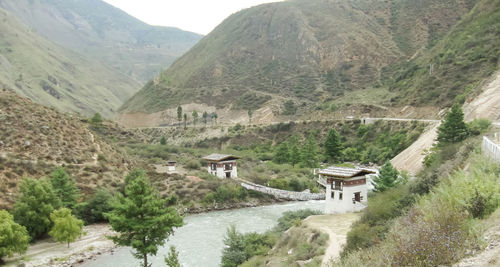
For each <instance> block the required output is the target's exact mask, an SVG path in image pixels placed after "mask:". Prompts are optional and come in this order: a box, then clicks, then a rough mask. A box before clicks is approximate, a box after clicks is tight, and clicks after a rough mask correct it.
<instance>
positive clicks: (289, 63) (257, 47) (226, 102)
mask: <svg viewBox="0 0 500 267" xmlns="http://www.w3.org/2000/svg"><path fill="white" fill-rule="evenodd" d="M475 3H476V1H475V0H470V1H463V0H449V1H444V2H443V1H436V0H425V1H420V2H418V4H415V3H414V2H413V1H406V0H403V1H385V2H380V1H372V0H363V1H347V2H346V1H337V0H332V1H319V0H318V1H301V0H294V1H285V2H279V3H271V4H264V5H260V6H256V7H253V8H249V9H246V10H243V11H240V12H238V13H235V14H233V15H231V16H230V17H229V18H227V19H226V20H225V21H224V22H223V23H221V24H220V25H219V26H217V27H216V28H215V29H214V30H213V31H212V32H211V33H210V34H209V35H207V36H206V37H205V38H203V39H202V40H201V41H200V42H199V43H198V44H196V45H195V46H194V47H193V48H192V49H191V50H190V51H189V52H188V53H186V54H184V55H183V56H182V57H181V58H179V59H178V60H176V62H175V63H174V64H173V65H172V66H171V67H170V68H169V69H167V70H166V71H164V72H162V73H161V74H160V75H158V76H157V77H156V78H155V79H154V80H152V81H149V82H148V83H147V84H146V85H145V86H144V88H143V89H142V90H141V91H139V92H138V93H137V94H136V95H135V96H134V97H132V98H131V99H129V100H128V101H127V102H126V103H125V104H124V105H123V106H122V107H121V108H120V112H122V113H137V112H145V113H155V112H160V111H162V110H166V109H171V108H174V107H175V106H177V105H178V104H189V103H199V104H207V105H210V106H215V107H217V108H218V109H219V108H228V107H229V108H233V109H243V110H246V109H249V110H250V109H252V110H255V109H258V108H261V107H262V106H264V104H261V105H260V106H254V105H245V104H244V105H239V106H235V103H238V102H245V101H247V100H248V101H247V102H249V103H261V102H262V103H266V102H267V101H270V102H269V103H273V102H276V101H277V102H281V103H282V104H283V102H285V101H287V100H290V101H293V102H294V103H295V104H296V105H299V106H306V107H307V106H309V107H311V106H314V105H315V103H317V102H323V101H329V100H331V99H336V98H339V97H342V96H343V95H344V94H345V93H348V92H351V91H356V90H361V89H369V88H373V87H379V86H381V79H382V77H381V76H382V73H383V69H384V68H385V67H387V66H389V65H391V64H395V63H397V62H401V61H405V60H410V59H411V58H413V57H417V56H418V55H419V54H421V53H423V51H426V50H427V49H428V48H429V47H432V46H433V45H434V44H435V43H436V42H437V41H438V40H439V39H440V38H441V37H442V36H444V35H445V34H446V32H447V31H448V30H449V29H450V28H451V27H452V26H453V25H455V23H456V22H458V21H459V20H460V19H461V18H462V17H463V16H464V15H465V14H467V13H468V12H469V10H470V9H471V8H472V6H473V5H474V4H475ZM438 15H439V16H438ZM269 95H270V96H272V100H271V99H268V100H266V99H265V98H266V97H267V96H269ZM277 98H280V99H279V100H276V99H277ZM374 104H378V103H374ZM266 105H268V104H266ZM274 111H275V113H276V112H277V113H279V112H283V108H282V107H281V108H280V107H278V108H275V110H274Z"/></svg>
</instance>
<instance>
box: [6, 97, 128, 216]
mask: <svg viewBox="0 0 500 267" xmlns="http://www.w3.org/2000/svg"><path fill="white" fill-rule="evenodd" d="M131 164H132V162H131V161H129V160H128V159H127V158H125V155H124V153H120V152H119V151H118V150H116V148H115V147H113V146H111V145H109V144H108V143H106V142H104V141H103V139H102V138H101V137H100V136H98V135H96V134H94V133H93V132H92V131H90V130H89V128H88V124H87V123H85V122H82V121H81V120H80V118H78V117H75V116H69V115H64V114H61V113H59V112H57V111H55V110H54V109H52V108H47V107H44V106H41V105H38V104H35V103H33V102H32V101H31V100H29V99H27V98H23V97H20V96H18V95H17V94H15V93H13V92H8V91H5V92H4V91H0V208H6V207H10V205H11V204H12V203H13V201H14V199H15V194H16V192H17V183H18V182H19V180H20V179H22V178H23V177H34V178H37V177H42V176H44V175H47V174H48V173H50V172H51V171H53V170H54V168H56V167H58V166H65V167H66V169H67V170H68V171H69V172H70V174H71V175H72V176H73V177H74V178H75V180H76V182H77V184H78V187H80V188H81V189H82V191H83V192H84V193H86V192H89V191H93V190H94V189H95V188H97V187H101V186H111V187H112V186H118V185H119V184H120V182H121V180H122V178H123V177H124V174H125V172H126V171H127V169H128V168H129V167H130V166H131Z"/></svg>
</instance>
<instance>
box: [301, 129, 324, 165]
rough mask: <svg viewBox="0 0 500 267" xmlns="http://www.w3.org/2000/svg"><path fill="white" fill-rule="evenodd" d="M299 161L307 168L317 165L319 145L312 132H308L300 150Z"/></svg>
mask: <svg viewBox="0 0 500 267" xmlns="http://www.w3.org/2000/svg"><path fill="white" fill-rule="evenodd" d="M300 157H301V163H302V164H303V165H304V166H305V167H308V168H317V167H318V165H319V147H318V143H317V142H316V138H315V137H314V134H313V133H311V134H309V137H308V138H307V140H306V142H305V143H304V145H303V146H302V149H301V151H300Z"/></svg>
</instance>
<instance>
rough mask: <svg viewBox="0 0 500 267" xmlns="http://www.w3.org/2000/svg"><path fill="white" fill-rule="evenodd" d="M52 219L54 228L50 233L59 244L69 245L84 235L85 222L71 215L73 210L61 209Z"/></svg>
mask: <svg viewBox="0 0 500 267" xmlns="http://www.w3.org/2000/svg"><path fill="white" fill-rule="evenodd" d="M50 219H51V220H52V222H53V223H54V226H53V227H52V229H51V230H50V232H49V235H50V236H52V238H54V240H56V241H57V242H66V243H68V248H69V243H71V242H73V241H75V239H76V238H77V237H80V236H81V235H82V229H83V221H82V220H79V219H77V218H76V217H75V216H73V215H71V210H70V209H67V208H60V209H58V210H55V211H53V212H52V213H51V214H50Z"/></svg>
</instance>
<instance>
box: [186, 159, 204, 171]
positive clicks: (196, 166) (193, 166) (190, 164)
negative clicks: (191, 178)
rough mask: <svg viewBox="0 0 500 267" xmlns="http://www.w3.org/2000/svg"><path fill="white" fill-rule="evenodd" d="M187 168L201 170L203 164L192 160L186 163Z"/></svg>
mask: <svg viewBox="0 0 500 267" xmlns="http://www.w3.org/2000/svg"><path fill="white" fill-rule="evenodd" d="M186 168H188V169H190V170H199V169H200V168H201V164H200V162H199V161H197V160H190V161H188V163H186Z"/></svg>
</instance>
